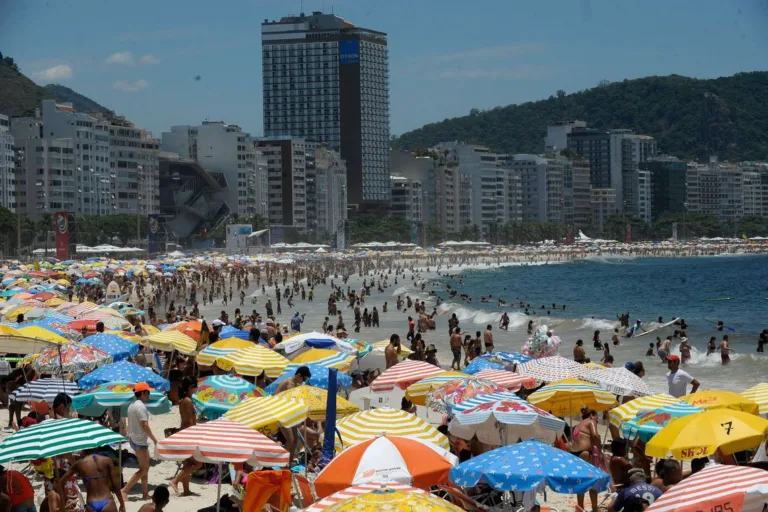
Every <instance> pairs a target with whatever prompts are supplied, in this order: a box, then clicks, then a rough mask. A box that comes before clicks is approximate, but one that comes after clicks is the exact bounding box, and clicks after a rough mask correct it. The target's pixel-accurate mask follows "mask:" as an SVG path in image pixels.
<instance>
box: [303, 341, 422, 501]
mask: <svg viewBox="0 0 768 512" xmlns="http://www.w3.org/2000/svg"><path fill="white" fill-rule="evenodd" d="M387 343H389V342H387ZM382 487H386V488H388V489H394V490H396V491H403V492H412V493H414V494H426V493H427V491H425V490H423V489H418V488H416V487H411V486H410V485H406V484H401V483H399V482H370V483H367V484H361V485H353V486H352V487H347V488H346V489H344V490H343V491H339V492H335V493H333V494H331V495H330V496H328V497H327V498H323V499H321V500H320V501H318V502H317V503H313V504H312V505H310V506H309V507H307V508H305V509H304V512H320V511H321V510H325V509H326V508H328V507H330V506H332V505H335V504H337V503H339V502H340V501H344V500H348V499H350V498H354V497H356V496H360V495H361V494H365V493H367V492H371V491H375V490H377V489H381V488H382Z"/></svg>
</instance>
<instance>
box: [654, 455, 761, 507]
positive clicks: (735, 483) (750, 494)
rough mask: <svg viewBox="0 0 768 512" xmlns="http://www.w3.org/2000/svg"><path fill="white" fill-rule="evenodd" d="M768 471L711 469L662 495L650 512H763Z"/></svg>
mask: <svg viewBox="0 0 768 512" xmlns="http://www.w3.org/2000/svg"><path fill="white" fill-rule="evenodd" d="M766 486H768V472H766V471H764V470H762V469H757V468H750V467H744V466H723V465H719V464H718V465H712V466H708V467H706V468H704V469H702V470H701V471H699V472H698V473H696V474H694V475H691V476H689V477H688V478H686V479H685V480H683V481H682V482H680V483H679V484H677V485H675V486H674V487H672V488H671V489H669V490H668V491H667V492H665V493H664V494H662V496H661V498H659V499H657V500H656V501H655V502H654V503H653V504H652V505H651V506H650V508H648V509H647V510H648V512H672V511H675V512H697V511H699V510H742V511H753V512H760V511H762V510H763V504H764V503H765V501H766V499H768V496H766V495H765V492H768V487H766Z"/></svg>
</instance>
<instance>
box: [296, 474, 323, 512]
mask: <svg viewBox="0 0 768 512" xmlns="http://www.w3.org/2000/svg"><path fill="white" fill-rule="evenodd" d="M293 485H294V488H295V489H296V497H297V498H298V501H300V503H299V504H298V506H300V507H302V508H307V507H308V506H310V505H312V504H313V503H314V502H316V501H317V496H316V495H315V489H314V487H313V486H312V483H311V482H310V481H309V480H308V479H307V477H306V475H302V474H299V473H294V474H293Z"/></svg>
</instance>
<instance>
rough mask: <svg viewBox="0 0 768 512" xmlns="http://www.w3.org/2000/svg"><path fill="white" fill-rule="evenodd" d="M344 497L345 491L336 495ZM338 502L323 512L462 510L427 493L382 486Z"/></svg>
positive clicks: (431, 511)
mask: <svg viewBox="0 0 768 512" xmlns="http://www.w3.org/2000/svg"><path fill="white" fill-rule="evenodd" d="M338 494H339V495H341V496H343V495H345V491H341V492H340V493H338ZM350 494H351V495H352V497H350V498H347V499H344V500H342V501H338V502H336V503H334V504H333V505H331V506H329V507H328V508H325V509H323V510H324V511H325V512H379V511H382V510H413V511H416V510H429V511H430V512H461V511H462V510H463V509H461V508H459V507H457V506H456V505H454V504H452V503H449V502H447V501H445V500H444V499H441V498H438V497H437V496H433V495H432V494H429V493H426V492H425V493H421V492H407V491H402V490H395V489H391V488H389V487H384V486H382V487H381V488H379V489H376V490H373V491H370V492H364V493H362V494H357V493H354V494H353V493H350Z"/></svg>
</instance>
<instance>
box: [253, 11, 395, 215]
mask: <svg viewBox="0 0 768 512" xmlns="http://www.w3.org/2000/svg"><path fill="white" fill-rule="evenodd" d="M261 41H262V75H263V94H264V134H265V135H266V136H268V137H272V136H291V137H300V138H304V139H306V140H308V141H314V142H324V143H327V144H328V145H329V146H330V147H331V149H334V150H336V151H338V152H339V153H340V154H341V157H342V158H343V159H344V160H345V161H346V164H347V193H348V200H349V203H350V205H355V207H356V208H361V209H368V208H374V209H381V210H382V211H384V210H386V208H387V207H388V205H389V193H390V186H389V56H388V49H387V35H386V34H385V33H383V32H378V31H375V30H371V29H366V28H362V27H356V26H355V25H353V24H352V23H350V22H349V21H347V20H345V19H343V18H341V17H340V16H337V15H335V14H323V13H322V12H313V13H312V14H310V15H304V14H303V13H302V14H300V15H299V16H288V17H284V18H281V19H280V20H279V21H269V20H264V23H262V25H261Z"/></svg>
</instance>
